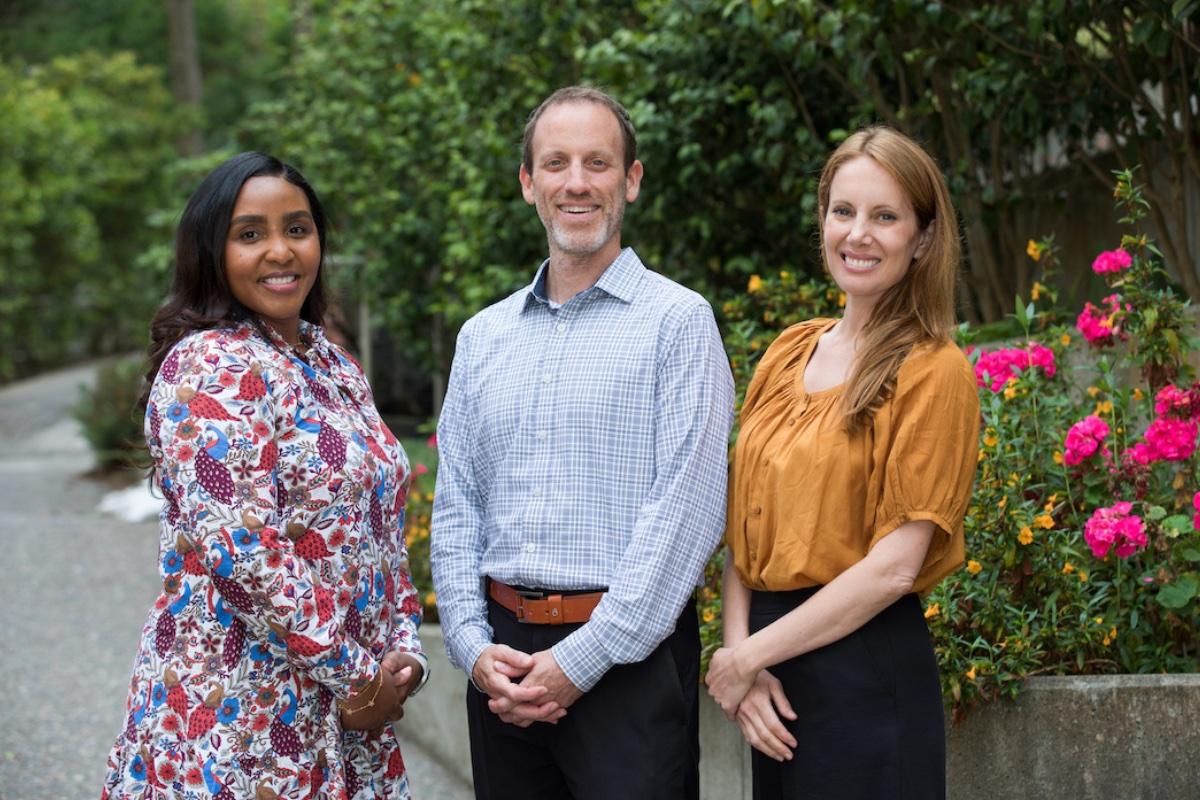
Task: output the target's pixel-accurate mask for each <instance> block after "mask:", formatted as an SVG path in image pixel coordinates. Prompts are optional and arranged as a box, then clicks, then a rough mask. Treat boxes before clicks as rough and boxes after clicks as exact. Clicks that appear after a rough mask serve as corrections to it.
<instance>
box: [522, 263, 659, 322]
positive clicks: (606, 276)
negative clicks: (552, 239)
mask: <svg viewBox="0 0 1200 800" xmlns="http://www.w3.org/2000/svg"><path fill="white" fill-rule="evenodd" d="M549 269H550V259H548V258H547V259H546V260H545V261H543V262H542V265H541V266H540V267H538V271H537V274H536V275H534V276H533V283H531V284H529V287H528V290H527V292H528V293H527V294H526V295H525V305H524V306H522V307H521V310H522V311H525V310H526V309H528V308H529V307H530V306H531V305H532V304H533V303H540V304H542V305H548V304H549V302H550V298H549V297H548V296H547V295H546V273H547V271H548V270H549ZM645 271H646V267H645V266H644V265H643V264H642V260H641V259H640V258H638V256H637V253H635V252H634V251H633V248H632V247H626V248H624V249H623V250H621V252H620V253H619V254H618V255H617V257H616V258H615V259H613V262H612V263H611V264H609V265H608V267H607V268H606V269H605V270H604V272H603V273H602V274H601V275H600V279H599V280H597V281H596V283H595V287H594V288H597V289H600V290H601V291H603V292H605V293H606V294H608V295H610V296H612V297H615V298H616V299H618V300H620V301H621V302H623V303H631V302H633V298H634V296H635V295H636V293H637V288H638V286H639V285H640V284H641V280H642V273H643V272H645Z"/></svg>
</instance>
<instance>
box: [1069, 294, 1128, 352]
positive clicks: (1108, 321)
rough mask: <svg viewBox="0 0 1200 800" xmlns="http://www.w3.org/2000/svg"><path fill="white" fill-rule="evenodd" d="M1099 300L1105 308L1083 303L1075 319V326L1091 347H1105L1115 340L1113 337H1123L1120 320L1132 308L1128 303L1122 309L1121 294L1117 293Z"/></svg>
mask: <svg viewBox="0 0 1200 800" xmlns="http://www.w3.org/2000/svg"><path fill="white" fill-rule="evenodd" d="M1101 302H1103V303H1104V304H1105V306H1106V307H1107V308H1099V307H1097V306H1094V305H1092V304H1091V303H1085V304H1084V306H1083V311H1080V312H1079V316H1078V317H1077V318H1076V320H1075V327H1076V328H1078V329H1079V332H1080V333H1082V334H1083V338H1085V339H1087V340H1088V344H1090V345H1092V346H1093V347H1106V346H1108V345H1110V344H1112V343H1113V342H1114V341H1116V339H1114V337H1117V338H1120V339H1125V338H1126V337H1125V332H1124V331H1123V330H1122V329H1121V322H1123V321H1124V318H1125V313H1126V312H1129V311H1131V310H1132V307H1131V306H1130V305H1129V304H1128V303H1126V304H1125V307H1124V309H1122V308H1121V296H1120V295H1118V294H1110V295H1109V296H1108V297H1106V298H1104V300H1103V301H1101Z"/></svg>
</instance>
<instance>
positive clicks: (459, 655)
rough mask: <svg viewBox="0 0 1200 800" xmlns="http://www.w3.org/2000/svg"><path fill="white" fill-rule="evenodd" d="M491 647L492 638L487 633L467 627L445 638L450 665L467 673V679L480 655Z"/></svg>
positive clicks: (477, 628)
mask: <svg viewBox="0 0 1200 800" xmlns="http://www.w3.org/2000/svg"><path fill="white" fill-rule="evenodd" d="M491 645H492V638H491V634H490V632H489V631H487V630H486V629H485V628H481V627H477V626H475V625H469V626H466V627H464V628H463V629H462V630H460V631H458V632H457V633H456V634H454V635H453V636H447V637H446V655H447V656H449V657H450V663H451V664H453V665H454V666H456V667H458V668H459V669H461V670H462V671H463V672H465V673H467V677H468V678H469V677H470V676H471V670H472V669H474V668H475V662H476V661H478V660H479V656H480V654H481V653H482V652H483V651H484V650H486V649H488V648H489V647H491Z"/></svg>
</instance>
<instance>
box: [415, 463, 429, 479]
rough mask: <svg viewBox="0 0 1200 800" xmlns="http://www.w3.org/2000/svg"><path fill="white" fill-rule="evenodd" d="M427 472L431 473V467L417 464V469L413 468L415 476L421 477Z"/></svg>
mask: <svg viewBox="0 0 1200 800" xmlns="http://www.w3.org/2000/svg"><path fill="white" fill-rule="evenodd" d="M426 472H429V467H427V466H425V465H424V464H417V465H416V466H415V467H413V475H414V476H421V475H424V474H425V473H426Z"/></svg>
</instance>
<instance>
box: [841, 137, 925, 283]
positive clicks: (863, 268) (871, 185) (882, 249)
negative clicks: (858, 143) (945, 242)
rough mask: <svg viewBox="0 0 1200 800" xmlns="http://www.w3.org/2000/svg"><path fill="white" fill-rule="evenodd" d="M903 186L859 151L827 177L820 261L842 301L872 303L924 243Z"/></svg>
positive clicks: (898, 277) (900, 276) (902, 272)
mask: <svg viewBox="0 0 1200 800" xmlns="http://www.w3.org/2000/svg"><path fill="white" fill-rule="evenodd" d="M929 234H930V232H929V230H928V229H926V230H921V227H920V222H919V220H918V219H917V214H916V212H915V211H914V210H913V207H912V203H911V202H910V201H909V199H908V196H907V195H906V194H905V192H904V189H903V188H902V187H901V186H900V184H899V183H898V182H897V181H896V179H895V178H893V177H892V175H891V173H889V172H888V171H887V170H886V169H884V168H883V167H882V166H880V165H879V163H878V162H877V161H875V159H873V158H871V157H870V156H867V155H860V156H857V157H856V158H853V159H851V160H850V161H847V162H846V163H845V164H843V165H842V166H841V167H840V168H839V169H838V171H837V172H836V173H834V176H833V180H832V181H831V182H830V188H829V205H828V207H827V208H825V209H824V217H823V219H822V228H821V240H822V247H823V250H824V255H825V264H826V267H827V268H828V269H829V274H830V275H831V276H832V277H833V280H834V281H835V282H836V283H837V285H838V286H839V287H840V288H841V290H842V291H843V292H845V293H846V298H847V303H848V304H849V303H851V302H854V303H856V304H863V303H865V304H866V305H868V306H873V305H874V303H875V301H876V300H878V299H879V297H880V296H881V295H882V294H883V293H884V292H886V291H887V290H888V289H890V288H892V287H893V286H895V285H896V284H897V283H899V282H900V281H901V280H902V279H903V278H904V276H905V275H906V274H907V273H908V269H909V267H910V266H911V265H912V262H913V259H915V258H918V257H920V256H921V255H922V254H923V253H924V251H925V249H926V248H927V247H928V244H929V238H930V235H929Z"/></svg>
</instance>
